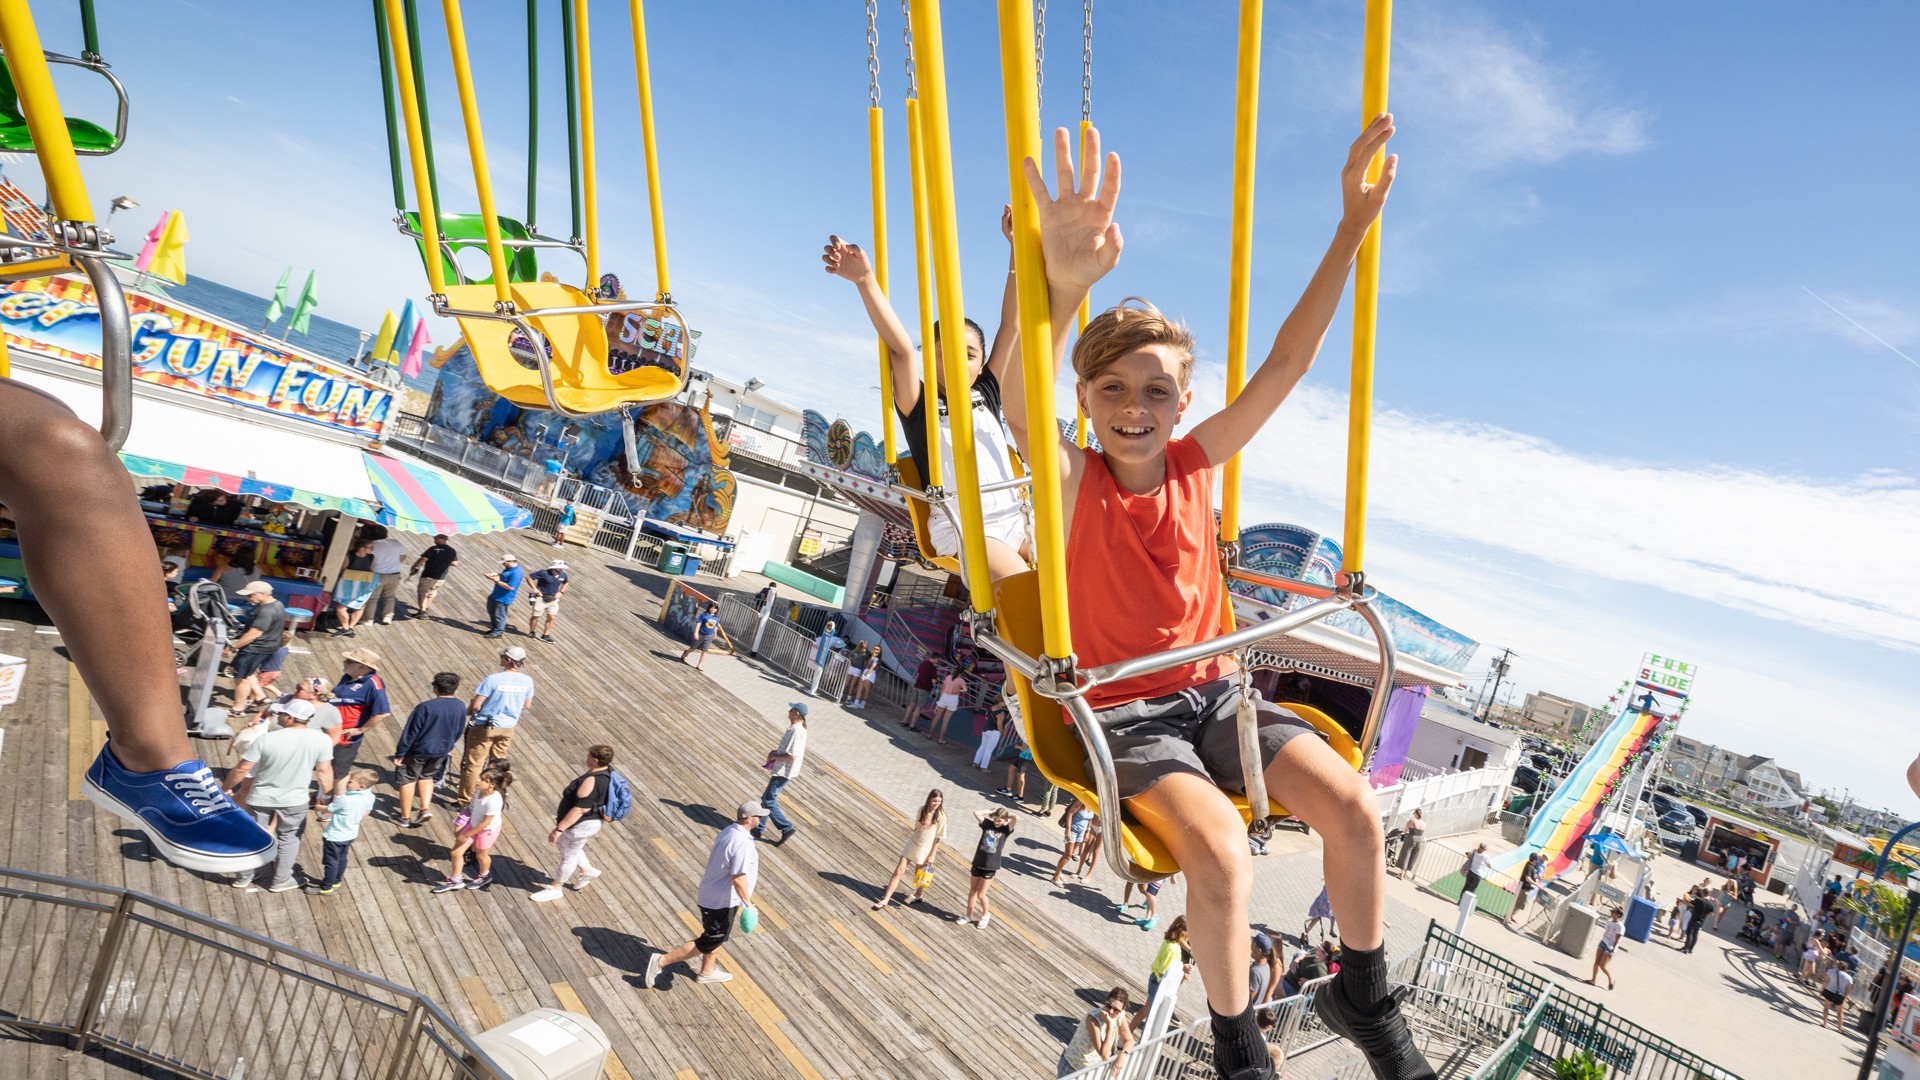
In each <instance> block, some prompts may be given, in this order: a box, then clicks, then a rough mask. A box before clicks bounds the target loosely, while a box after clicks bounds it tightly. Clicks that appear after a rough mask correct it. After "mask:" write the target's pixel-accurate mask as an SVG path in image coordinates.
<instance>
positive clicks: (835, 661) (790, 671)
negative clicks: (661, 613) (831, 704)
mask: <svg viewBox="0 0 1920 1080" xmlns="http://www.w3.org/2000/svg"><path fill="white" fill-rule="evenodd" d="M759 626H760V610H759V609H758V608H756V607H754V606H753V604H752V603H751V602H750V601H748V600H745V599H743V598H741V597H739V596H733V595H728V596H723V597H721V598H720V629H721V630H723V631H725V632H726V635H727V637H728V638H729V639H730V640H731V641H732V642H733V648H734V651H735V652H736V653H738V654H740V655H742V656H744V655H746V654H747V652H748V651H749V650H751V649H752V648H753V639H754V634H755V633H756V632H759ZM814 644H815V636H814V635H813V634H810V633H808V632H807V631H805V630H803V629H801V628H800V627H798V626H796V625H794V624H793V623H791V622H789V621H787V619H786V617H785V615H784V613H783V609H781V608H780V607H779V606H778V605H776V606H775V608H774V610H773V612H772V613H771V614H770V615H769V617H768V619H767V626H766V630H765V631H764V632H761V633H760V648H759V659H760V660H761V661H762V662H763V663H765V664H767V665H769V666H771V667H773V668H775V669H777V670H779V671H781V672H783V673H785V674H786V675H788V676H790V677H792V678H793V679H795V680H797V681H798V682H799V683H800V685H802V686H810V685H812V683H813V650H814ZM846 686H847V654H846V652H845V650H842V651H840V652H837V653H834V654H833V656H832V657H831V658H830V659H828V661H827V665H826V669H825V670H824V671H822V672H821V674H820V689H819V694H820V696H821V697H823V698H826V699H827V700H829V701H838V700H840V697H841V695H842V694H844V693H845V691H846Z"/></svg>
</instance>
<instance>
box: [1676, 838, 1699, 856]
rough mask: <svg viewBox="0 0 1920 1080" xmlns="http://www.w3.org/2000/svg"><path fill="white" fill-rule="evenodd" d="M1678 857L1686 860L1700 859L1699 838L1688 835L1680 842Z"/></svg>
mask: <svg viewBox="0 0 1920 1080" xmlns="http://www.w3.org/2000/svg"><path fill="white" fill-rule="evenodd" d="M1680 858H1681V859H1682V860H1684V861H1686V862H1698V861H1699V860H1700V839H1699V837H1693V836H1690V837H1688V838H1687V839H1685V840H1683V841H1681V843H1680Z"/></svg>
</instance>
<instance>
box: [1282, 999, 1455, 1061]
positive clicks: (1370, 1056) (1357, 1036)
mask: <svg viewBox="0 0 1920 1080" xmlns="http://www.w3.org/2000/svg"><path fill="white" fill-rule="evenodd" d="M1313 1008H1314V1011H1315V1012H1317V1013H1319V1014H1320V1019H1321V1020H1322V1021H1324V1022H1325V1023H1326V1025H1327V1027H1328V1028H1329V1029H1330V1030H1332V1031H1333V1033H1334V1034H1336V1035H1339V1036H1340V1037H1341V1038H1343V1039H1345V1040H1347V1041H1348V1042H1350V1043H1352V1044H1353V1045H1355V1046H1357V1047H1359V1048H1360V1052H1361V1053H1363V1054H1365V1055H1366V1056H1367V1064H1368V1065H1370V1066H1372V1068H1373V1075H1374V1077H1375V1078H1376V1080H1436V1075H1435V1073H1434V1071H1433V1066H1431V1065H1429V1064H1427V1059H1426V1057H1425V1056H1424V1055H1422V1054H1421V1053H1420V1048H1419V1047H1417V1046H1415V1045H1413V1033H1412V1032H1410V1031H1408V1030H1407V1019H1406V1017H1404V1016H1402V1015H1400V1004H1399V1002H1397V1001H1394V1000H1393V999H1392V998H1388V999H1386V1001H1385V1003H1384V1004H1383V1005H1382V1006H1381V1008H1380V1009H1379V1011H1377V1012H1375V1013H1374V1014H1372V1015H1371V1016H1369V1015H1366V1014H1364V1013H1361V1012H1360V1011H1359V1010H1357V1009H1355V1008H1354V1007H1353V1006H1351V1005H1349V1004H1347V1001H1346V996H1345V995H1344V994H1342V993H1341V992H1340V988H1339V984H1338V983H1328V984H1327V985H1326V986H1323V987H1321V988H1320V992H1319V993H1317V994H1315V995H1313Z"/></svg>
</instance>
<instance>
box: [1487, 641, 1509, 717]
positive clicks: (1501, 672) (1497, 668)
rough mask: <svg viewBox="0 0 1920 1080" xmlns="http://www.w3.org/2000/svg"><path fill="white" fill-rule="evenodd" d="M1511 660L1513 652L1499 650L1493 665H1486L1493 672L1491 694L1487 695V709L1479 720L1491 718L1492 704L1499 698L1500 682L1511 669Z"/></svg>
mask: <svg viewBox="0 0 1920 1080" xmlns="http://www.w3.org/2000/svg"><path fill="white" fill-rule="evenodd" d="M1512 660H1513V650H1512V649H1505V648H1503V649H1501V650H1500V655H1499V656H1497V657H1495V658H1494V661H1493V663H1492V664H1489V665H1488V667H1489V668H1490V669H1491V670H1492V671H1493V692H1492V693H1490V694H1488V695H1487V707H1486V709H1485V710H1484V711H1482V712H1481V713H1480V719H1481V720H1483V721H1485V720H1487V719H1489V718H1490V717H1492V716H1493V703H1494V702H1495V701H1496V700H1497V699H1498V698H1499V696H1500V681H1501V680H1502V679H1505V678H1506V677H1507V672H1509V671H1511V670H1512V669H1513V664H1512Z"/></svg>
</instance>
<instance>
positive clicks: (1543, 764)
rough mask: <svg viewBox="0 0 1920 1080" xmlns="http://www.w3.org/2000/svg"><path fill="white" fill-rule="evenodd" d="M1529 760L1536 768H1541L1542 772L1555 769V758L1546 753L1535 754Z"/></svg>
mask: <svg viewBox="0 0 1920 1080" xmlns="http://www.w3.org/2000/svg"><path fill="white" fill-rule="evenodd" d="M1527 760H1528V761H1529V762H1531V763H1532V764H1533V767H1534V768H1536V769H1538V770H1540V771H1541V772H1552V771H1553V759H1552V758H1550V757H1548V756H1547V755H1545V754H1535V755H1533V756H1532V757H1529V758H1528V759H1527Z"/></svg>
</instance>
